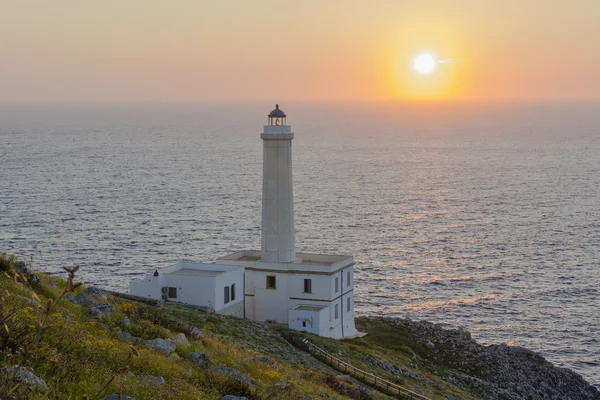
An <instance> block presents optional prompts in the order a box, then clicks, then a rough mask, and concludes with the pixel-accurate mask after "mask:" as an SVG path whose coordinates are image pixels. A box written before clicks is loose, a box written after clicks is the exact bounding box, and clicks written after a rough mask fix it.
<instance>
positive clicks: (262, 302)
mask: <svg viewBox="0 0 600 400" xmlns="http://www.w3.org/2000/svg"><path fill="white" fill-rule="evenodd" d="M261 138H262V140H263V196H262V241H261V250H260V251H257V250H245V251H240V252H236V253H233V254H230V255H228V256H225V257H222V258H220V259H218V260H217V261H216V264H185V265H186V266H185V267H178V268H176V267H177V266H178V265H180V264H176V265H174V266H172V267H168V268H165V269H162V270H160V272H159V273H158V277H154V276H149V277H146V278H145V279H144V280H143V281H139V282H132V283H131V293H132V294H134V295H138V296H143V297H151V298H161V293H162V292H161V290H165V289H163V288H165V287H168V288H170V287H171V286H169V285H170V283H168V282H171V281H168V279H173V278H168V277H169V276H174V275H177V276H178V277H179V278H178V279H179V280H177V282H179V284H180V285H181V286H179V288H180V289H179V292H177V296H178V297H177V298H173V299H172V298H170V297H168V296H167V299H168V300H175V301H181V302H185V303H189V304H196V305H204V306H207V305H208V304H207V301H211V302H212V303H211V305H212V307H213V308H214V309H215V311H216V312H220V313H230V314H234V313H232V312H229V311H226V310H229V309H230V307H233V304H229V303H227V304H225V303H224V302H223V300H226V299H227V289H226V287H227V285H231V284H232V283H228V282H230V281H228V280H227V279H229V278H227V279H224V280H218V279H217V278H216V277H220V276H221V275H224V276H231V278H232V279H233V277H234V276H235V277H238V275H237V274H239V273H240V272H241V271H243V273H244V277H243V278H242V280H241V282H242V283H240V280H239V279H238V280H236V281H235V282H234V283H235V285H236V286H235V287H236V288H237V287H240V288H242V290H243V292H241V293H243V294H244V296H243V297H244V304H245V305H244V310H245V317H246V318H249V319H253V320H255V321H264V322H273V323H279V324H287V325H288V327H289V328H291V329H295V330H302V331H307V332H311V333H314V334H317V335H321V336H326V337H331V338H348V337H353V336H356V335H357V331H356V328H355V326H354V277H353V275H354V271H353V269H354V259H353V258H352V257H351V256H343V255H324V254H309V253H296V244H295V233H294V191H293V180H292V140H293V139H294V133H293V132H292V129H291V127H290V126H289V125H287V124H286V114H285V113H284V112H283V111H282V110H281V109H279V105H277V106H276V107H275V110H273V111H272V112H271V113H270V114H269V115H268V125H265V127H264V130H263V132H262V134H261ZM189 265H198V266H205V267H206V269H207V270H210V271H217V270H218V269H217V268H218V267H217V266H220V267H222V268H227V269H226V271H227V273H218V274H215V279H214V281H213V280H210V277H211V275H210V274H201V273H199V272H197V271H199V270H200V269H201V268H200V267H199V268H196V269H194V268H190V267H189ZM203 268H204V267H203ZM163 276H166V278H162V277H163ZM238 278H239V277H238ZM153 279H154V280H153ZM160 279H165V280H164V281H161V280H160ZM236 279H237V278H236ZM173 282H175V281H173ZM238 285H239V286H238ZM209 286H214V290H213V289H210V288H209ZM172 287H177V285H174V286H172ZM184 288H185V289H184ZM169 290H170V289H166V291H167V295H168V292H169ZM184 291H185V294H186V296H185V297H183V295H180V294H179V293H183V292H184ZM229 293H230V294H229V296H231V289H230V292H229ZM209 294H210V295H209ZM237 295H238V294H237V293H236V294H235V300H232V299H230V302H231V301H235V302H238V301H240V300H239V298H238V297H237ZM153 296H154V297H153ZM211 296H212V297H211ZM213 299H214V300H213ZM235 304H237V303H235ZM235 315H239V313H235Z"/></svg>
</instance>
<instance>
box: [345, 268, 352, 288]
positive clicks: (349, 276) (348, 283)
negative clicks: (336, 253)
mask: <svg viewBox="0 0 600 400" xmlns="http://www.w3.org/2000/svg"><path fill="white" fill-rule="evenodd" d="M351 283H352V275H351V272H350V271H348V279H346V286H350V284H351Z"/></svg>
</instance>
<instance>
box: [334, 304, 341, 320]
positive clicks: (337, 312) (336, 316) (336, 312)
mask: <svg viewBox="0 0 600 400" xmlns="http://www.w3.org/2000/svg"><path fill="white" fill-rule="evenodd" d="M334 315H335V319H338V318H339V316H340V311H339V304H336V305H335V312H334Z"/></svg>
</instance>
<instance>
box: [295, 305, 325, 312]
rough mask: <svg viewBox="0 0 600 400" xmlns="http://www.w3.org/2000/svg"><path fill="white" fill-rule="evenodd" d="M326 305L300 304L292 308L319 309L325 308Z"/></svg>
mask: <svg viewBox="0 0 600 400" xmlns="http://www.w3.org/2000/svg"><path fill="white" fill-rule="evenodd" d="M327 307H328V306H311V305H308V304H300V305H299V306H296V307H294V308H292V310H300V311H321V310H322V309H324V308H327Z"/></svg>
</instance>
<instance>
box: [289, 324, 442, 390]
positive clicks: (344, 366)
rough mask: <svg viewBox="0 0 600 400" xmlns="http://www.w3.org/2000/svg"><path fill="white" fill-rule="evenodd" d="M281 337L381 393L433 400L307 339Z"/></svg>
mask: <svg viewBox="0 0 600 400" xmlns="http://www.w3.org/2000/svg"><path fill="white" fill-rule="evenodd" d="M281 336H283V338H284V339H285V340H287V341H288V342H290V343H291V344H293V345H294V346H296V347H298V348H300V349H302V350H305V351H307V352H309V353H311V354H312V355H314V356H315V357H316V358H318V359H319V360H321V361H323V362H324V363H326V364H328V365H329V366H331V367H333V368H335V369H336V370H338V371H340V372H343V373H345V374H348V375H351V376H353V377H354V378H356V379H358V380H359V381H361V382H363V383H365V384H367V385H369V386H371V387H374V388H376V389H378V390H380V391H383V392H385V393H388V394H391V395H393V396H399V397H403V398H406V399H417V400H431V399H430V398H429V397H426V396H423V395H422V394H419V393H416V392H413V391H412V390H408V389H406V388H403V387H402V386H400V385H398V384H397V383H393V382H390V381H388V380H386V379H383V378H382V377H380V376H377V375H375V374H372V373H370V372H367V371H364V370H362V369H360V368H356V367H355V366H353V365H351V364H348V363H347V362H345V361H343V360H341V359H339V358H337V357H335V356H333V355H331V354H330V353H328V352H326V351H325V350H323V349H321V348H320V347H318V346H315V345H314V344H312V343H310V342H309V341H308V340H307V339H303V338H301V337H299V336H296V335H294V334H293V333H291V332H289V331H281Z"/></svg>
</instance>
